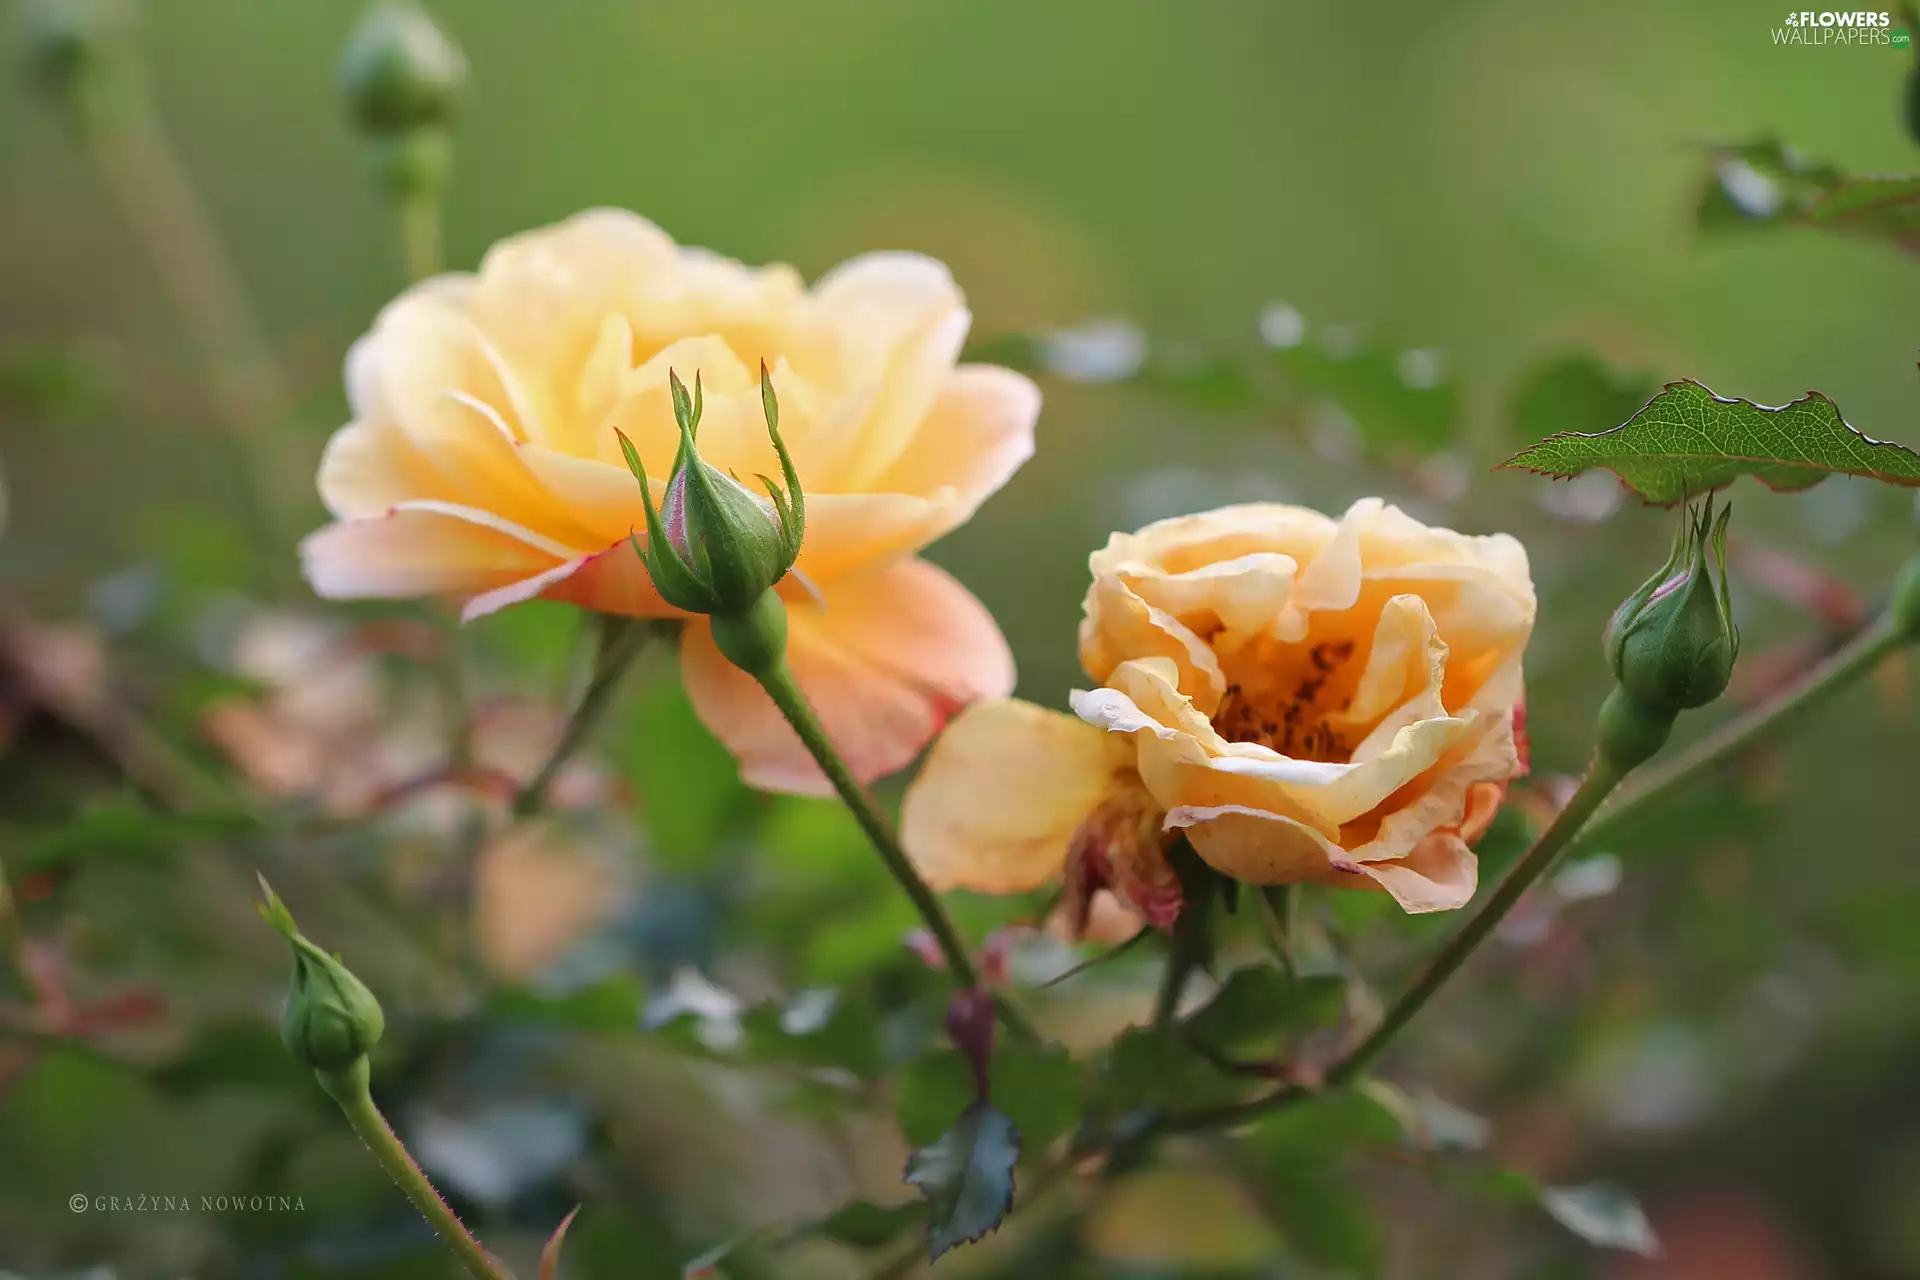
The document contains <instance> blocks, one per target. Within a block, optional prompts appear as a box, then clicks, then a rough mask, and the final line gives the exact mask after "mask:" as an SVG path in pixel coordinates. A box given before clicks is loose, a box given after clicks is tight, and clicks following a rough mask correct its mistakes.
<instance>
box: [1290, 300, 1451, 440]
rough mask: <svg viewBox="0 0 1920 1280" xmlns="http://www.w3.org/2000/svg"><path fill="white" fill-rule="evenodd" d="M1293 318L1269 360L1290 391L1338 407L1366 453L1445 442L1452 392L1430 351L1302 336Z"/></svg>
mask: <svg viewBox="0 0 1920 1280" xmlns="http://www.w3.org/2000/svg"><path fill="white" fill-rule="evenodd" d="M1294 316H1295V321H1296V324H1297V325H1298V329H1297V332H1289V333H1287V334H1285V335H1282V336H1284V337H1285V338H1287V339H1291V341H1286V342H1281V343H1278V344H1276V345H1275V349H1274V356H1273V358H1274V362H1275V363H1276V364H1277V365H1278V366H1279V368H1280V371H1281V373H1282V375H1283V376H1284V377H1285V378H1286V380H1287V383H1288V385H1289V386H1290V387H1292V388H1293V389H1294V390H1295V391H1296V392H1298V393H1300V394H1303V395H1308V396H1317V397H1319V398H1321V399H1323V400H1327V401H1330V402H1331V403H1333V404H1335V405H1338V406H1339V407H1340V409H1341V411H1342V412H1343V413H1345V414H1346V415H1347V417H1348V418H1350V419H1352V420H1353V424H1354V426H1355V427H1356V428H1357V429H1358V430H1359V432H1360V436H1361V438H1362V439H1363V440H1365V441H1366V443H1367V445H1368V446H1369V447H1370V448H1373V449H1394V448H1400V449H1410V450H1413V451H1416V452H1419V453H1434V452H1438V451H1439V450H1440V449H1442V448H1444V447H1445V446H1446V445H1448V444H1450V443H1451V442H1452V440H1453V437H1454V433H1455V431H1456V429H1457V427H1458V424H1459V420H1460V388H1459V386H1458V385H1457V384H1456V383H1455V382H1454V381H1453V380H1452V379H1451V378H1450V377H1449V376H1448V375H1447V372H1446V367H1445V363H1444V361H1443V360H1442V359H1441V357H1440V355H1439V353H1438V352H1434V351H1425V350H1399V349H1395V348H1392V347H1386V346H1379V345H1375V344H1372V343H1367V342H1362V341H1360V340H1359V339H1357V338H1356V337H1354V336H1353V334H1352V333H1351V332H1350V331H1348V330H1345V329H1322V330H1320V331H1319V332H1318V333H1316V334H1313V335H1311V336H1309V334H1308V333H1307V330H1306V327H1305V322H1304V321H1300V320H1298V315H1297V313H1294ZM1269 327H1270V326H1269ZM1271 337H1272V335H1271V334H1270V340H1271Z"/></svg>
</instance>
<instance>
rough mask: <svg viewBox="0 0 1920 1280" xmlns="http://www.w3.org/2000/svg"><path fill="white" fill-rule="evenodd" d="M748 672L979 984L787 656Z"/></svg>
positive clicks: (965, 976)
mask: <svg viewBox="0 0 1920 1280" xmlns="http://www.w3.org/2000/svg"><path fill="white" fill-rule="evenodd" d="M751 674H753V676H754V678H755V679H757V680H758V681H759V682H760V687H761V688H763V689H765V690H766V691H767V696H768V697H770V698H772V699H773V704H774V705H775V706H776V707H778V708H780V714H781V715H783V716H785V717H786V719H787V723H788V724H790V725H792V726H793V731H794V732H795V733H797V734H799V735H800V741H801V742H802V743H803V744H805V746H806V748H807V751H808V753H809V754H811V755H812V756H813V758H814V760H815V762H817V763H818V764H819V766H820V768H821V770H822V771H823V772H825V773H826V775H827V780H828V781H829V782H831V783H833V789H834V790H835V791H836V792H838V793H839V796H840V798H841V800H843V801H845V802H846V806H847V808H849V809H851V810H852V811H853V817H854V820H855V821H856V822H858V823H859V824H860V829H861V830H862V831H864V832H865V833H866V836H867V839H868V840H869V841H870V842H871V843H872V845H873V847H874V850H875V852H877V853H878V854H879V855H880V861H882V862H883V863H885V864H886V867H887V870H888V872H890V873H891V874H892V876H893V878H894V881H895V883H897V884H898V885H899V886H900V888H901V889H902V890H904V891H905V892H906V895H907V897H908V898H910V899H911V900H912V901H913V905H914V909H915V910H917V911H918V912H919V913H920V918H921V920H923V921H924V922H925V923H926V926H927V931H928V932H929V933H931V934H932V935H933V940H934V942H935V943H937V944H938V945H939V947H940V954H941V955H942V956H943V957H945V959H946V962H947V972H949V973H951V974H952V975H953V980H954V981H955V982H957V983H958V984H960V985H961V986H962V987H976V986H979V985H980V975H979V973H978V971H976V970H975V969H974V966H973V960H972V958H971V957H970V956H968V954H967V944H966V943H965V942H964V941H962V939H961V937H960V931H959V930H958V929H956V928H954V924H953V920H952V919H951V918H950V917H949V916H948V915H947V909H946V908H945V907H943V906H941V905H940V898H939V896H938V895H936V894H935V893H934V891H933V890H932V889H931V888H929V887H928V886H927V882H926V881H925V880H922V879H921V878H920V873H919V872H918V871H915V870H914V869H913V863H912V862H910V861H909V860H908V858H907V854H906V851H905V850H904V849H902V848H901V847H900V837H899V836H898V835H896V834H895V833H894V830H893V824H892V823H890V822H888V821H887V817H886V815H885V814H883V813H881V812H880V806H879V805H878V804H876V803H875V802H874V799H873V796H872V795H871V794H870V793H869V792H868V791H867V789H866V788H865V787H864V786H862V785H861V784H860V780H859V779H857V778H855V777H854V776H853V773H852V771H851V770H849V769H848V768H847V765H846V762H845V761H844V760H842V759H841V758H840V753H839V752H838V751H837V750H835V749H834V745H833V742H832V740H831V739H829V738H828V737H827V731H826V729H825V728H824V727H823V726H822V725H821V723H820V718H819V716H817V715H815V714H814V710H813V707H812V706H811V705H810V704H809V703H808V702H807V695H806V694H804V693H802V692H801V691H800V685H799V684H798V682H796V681H795V680H794V678H793V672H792V670H791V669H789V668H788V666H787V662H786V659H785V658H778V659H776V660H775V661H774V662H773V663H772V664H771V666H770V667H768V668H767V669H765V670H763V671H759V672H753V673H751ZM994 1005H995V1007H996V1008H997V1009H998V1010H999V1013H1000V1019H1001V1021H1002V1022H1004V1023H1005V1024H1006V1025H1007V1028H1008V1030H1010V1031H1013V1032H1014V1033H1015V1034H1017V1035H1019V1036H1020V1037H1021V1038H1022V1039H1024V1040H1029V1041H1038V1040H1039V1038H1040V1037H1039V1033H1038V1032H1036V1031H1035V1030H1034V1029H1033V1026H1032V1024H1031V1023H1029V1022H1028V1021H1027V1019H1026V1016H1025V1015H1024V1014H1022V1013H1021V1012H1020V1011H1019V1010H1018V1009H1017V1008H1016V1007H1015V1006H1013V1005H1012V1004H1010V1003H1008V1002H1007V1001H1005V1000H996V1001H995V1002H994Z"/></svg>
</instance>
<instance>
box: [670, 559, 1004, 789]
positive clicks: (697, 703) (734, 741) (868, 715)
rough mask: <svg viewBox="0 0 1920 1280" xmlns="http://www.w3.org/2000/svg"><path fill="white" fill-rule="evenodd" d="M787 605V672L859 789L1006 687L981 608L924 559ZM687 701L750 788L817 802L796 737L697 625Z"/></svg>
mask: <svg viewBox="0 0 1920 1280" xmlns="http://www.w3.org/2000/svg"><path fill="white" fill-rule="evenodd" d="M823 594H824V597H825V603H824V607H823V606H822V605H818V604H813V603H789V606H788V639H787V664H788V666H789V667H790V668H791V669H792V671H793V675H794V679H795V680H796V681H798V683H799V685H800V687H801V689H802V690H803V691H804V692H805V693H806V695H807V697H808V699H809V700H810V701H811V702H812V703H813V707H814V710H815V711H816V712H818V714H819V716H820V719H821V722H822V723H823V724H824V725H825V726H826V731H827V736H828V737H829V738H830V739H831V740H832V742H833V744H834V746H835V747H836V748H837V749H838V750H839V752H840V754H841V756H842V757H843V758H844V759H845V760H846V762H847V766H848V767H849V768H850V769H852V770H853V772H854V774H855V775H856V776H858V777H859V778H860V780H861V781H863V782H866V781H871V780H872V779H874V778H877V777H880V776H882V775H884V774H888V773H893V772H895V771H897V770H899V769H901V768H904V767H905V766H906V765H907V763H908V762H909V761H911V760H912V759H913V757H914V756H915V755H917V754H919V752H920V749H921V748H922V747H924V746H925V745H926V744H927V742H928V741H929V740H930V739H931V738H932V737H933V735H934V734H935V733H937V732H939V730H940V728H941V726H942V725H944V724H945V723H946V721H947V720H948V718H949V717H951V716H952V715H953V714H954V713H955V712H956V711H958V710H959V709H960V708H962V707H964V706H966V705H968V704H969V703H972V702H975V701H978V700H979V699H981V698H997V697H1004V696H1006V694H1008V693H1009V692H1011V691H1012V689H1013V656H1012V654H1011V653H1009V652H1008V650H1007V645H1006V641H1005V640H1004V639H1002V638H1001V635H1000V629H999V628H998V627H997V626H995V625H994V622H993V618H992V617H991V615H989V614H988V613H987V611H986V610H985V609H984V608H983V607H982V606H981V604H980V602H979V601H977V600H975V599H974V598H973V596H972V595H971V594H970V593H969V592H968V591H967V589H966V588H965V587H962V586H961V585H960V584H959V583H957V582H955V581H954V580H953V579H952V578H951V577H949V576H948V575H947V574H946V573H945V572H943V571H942V570H940V569H937V568H935V567H934V566H933V565H930V564H928V563H926V562H925V561H923V560H901V561H897V562H895V563H893V564H890V565H886V566H884V567H883V568H881V569H878V570H876V571H874V572H871V573H867V574H864V575H861V576H860V577H857V578H847V579H838V580H835V581H832V582H829V583H825V584H823ZM680 654H681V672H682V675H683V677H684V678H685V680H686V685H687V695H688V697H689V698H691V699H692V701H693V705H694V708H695V710H697V711H698V712H699V713H700V718H701V719H702V720H704V721H705V722H706V724H707V727H708V728H709V729H711V730H713V732H714V734H715V735H716V736H717V737H719V738H720V740H721V741H722V742H724V743H726V745H727V746H728V748H729V749H731V750H732V751H733V753H734V754H735V755H736V756H738V757H739V759H740V774H741V777H742V778H744V779H745V780H746V781H747V782H748V783H749V784H751V785H753V786H756V787H761V788H764V789H766V790H769V791H787V792H793V793H795V794H800V795H827V794H830V793H831V788H830V786H829V785H828V783H827V779H826V777H825V775H824V774H822V773H821V772H820V769H819V766H817V765H816V764H814V762H813V759H812V757H811V756H809V755H808V754H807V751H806V748H805V747H804V746H802V745H801V743H800V739H799V738H798V737H797V736H796V735H795V734H794V732H793V730H792V729H791V728H790V727H789V726H788V725H787V723H786V721H785V720H784V719H783V718H782V717H781V715H780V712H779V710H778V709H777V708H776V707H775V706H774V705H773V701H772V700H771V699H770V698H768V697H767V695H766V693H765V692H764V691H762V690H761V689H760V687H759V686H758V685H757V684H756V683H754V681H753V679H752V677H750V676H748V675H747V674H746V673H745V672H742V671H740V670H739V669H738V668H736V667H734V666H733V664H731V663H730V662H728V661H727V660H726V658H724V657H723V656H722V655H721V654H720V651H719V650H718V649H717V648H715V647H714V643H713V633H712V632H711V630H709V629H708V627H707V626H706V625H705V624H704V622H703V621H700V620H695V621H694V622H693V623H692V624H691V625H689V626H688V628H687V630H686V635H685V638H684V640H683V642H682V644H681V650H680Z"/></svg>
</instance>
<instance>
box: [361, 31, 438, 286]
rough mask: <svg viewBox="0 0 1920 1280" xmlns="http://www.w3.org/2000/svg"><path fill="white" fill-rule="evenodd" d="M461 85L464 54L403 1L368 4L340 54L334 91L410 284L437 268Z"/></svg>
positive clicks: (435, 271) (433, 273)
mask: <svg viewBox="0 0 1920 1280" xmlns="http://www.w3.org/2000/svg"><path fill="white" fill-rule="evenodd" d="M466 83H467V60H466V57H465V56H464V55H463V54H462V53H461V52H460V49H459V47H458V46H457V45H455V44H454V43H453V41H452V40H450V39H448V38H447V35H446V33H445V32H443V31H442V30H441V29H440V28H439V26H438V25H436V24H435V22H434V21H433V19H432V18H431V17H429V16H428V15H427V14H426V13H425V12H423V11H422V10H420V9H418V8H416V7H415V6H413V5H411V4H394V3H380V4H375V5H374V6H373V7H372V8H370V9H368V11H367V15H366V17H365V18H363V19H361V21H360V25H359V26H358V27H356V28H355V29H354V32H353V35H352V36H351V37H350V38H349V39H348V41H347V48H346V52H345V53H344V54H343V55H342V56H341V59H340V88H341V90H342V92H343V94H344V95H345V97H346V100H347V108H348V110H349V111H350V112H351V113H352V116H353V121H354V124H355V125H356V126H357V127H358V128H359V130H360V132H361V134H362V135H363V136H364V137H365V139H366V142H367V160H368V164H369V167H370V168H371V169H372V171H373V175H374V179H375V181H376V182H377V183H378V184H379V186H380V188H381V190H382V192H383V193H385V195H386V196H387V197H388V199H389V200H390V201H391V202H392V204H393V209H394V214H395V216H396V218H397V220H398V224H399V229H400V245H401V252H402V260H403V261H404V263H405V265H406V271H407V276H408V278H409V279H411V280H414V281H420V280H424V279H426V278H427V277H428V276H431V275H435V274H437V273H438V272H439V270H440V259H441V253H440V205H441V198H442V195H443V193H444V192H445V190H446V186H447V178H448V176H449V173H450V172H451V169H452V165H453V142H452V134H451V127H452V124H453V120H454V117H455V116H456V115H457V114H458V111H459V107H460V100H461V98H462V96H463V95H464V93H465V90H466Z"/></svg>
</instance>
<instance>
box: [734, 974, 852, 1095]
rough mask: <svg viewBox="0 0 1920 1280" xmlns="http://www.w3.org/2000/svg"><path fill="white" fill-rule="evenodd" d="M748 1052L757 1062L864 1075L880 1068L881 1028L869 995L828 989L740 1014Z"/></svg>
mask: <svg viewBox="0 0 1920 1280" xmlns="http://www.w3.org/2000/svg"><path fill="white" fill-rule="evenodd" d="M740 1025H741V1028H742V1030H744V1031H745V1032H746V1036H747V1043H746V1051H747V1055H748V1056H749V1057H750V1058H752V1059H753V1060H754V1061H757V1062H784V1063H797V1064H800V1065H803V1066H810V1067H838V1068H840V1069H842V1070H845V1071H849V1072H852V1073H853V1074H854V1075H856V1076H858V1077H860V1078H861V1079H863V1080H870V1079H873V1078H874V1077H875V1076H878V1075H879V1074H880V1068H881V1053H880V1030H879V1026H878V1024H877V1022H876V1020H875V1018H874V1014H873V1011H872V1010H871V1009H870V1008H868V1007H867V1005H866V1003H865V1002H864V1001H859V1000H851V999H848V998H847V997H846V996H845V995H844V994H843V993H841V992H838V991H829V990H825V989H820V990H814V991H806V992H802V993H801V994H800V995H798V996H796V997H795V998H794V999H793V1000H791V1001H789V1002H788V1003H787V1004H786V1005H785V1006H784V1007H781V1006H777V1005H774V1004H772V1003H767V1004H760V1005H756V1006H754V1007H753V1008H751V1009H749V1010H747V1011H746V1013H745V1014H743V1015H741V1018H740Z"/></svg>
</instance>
